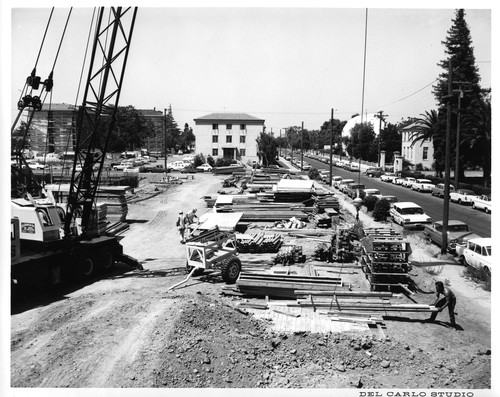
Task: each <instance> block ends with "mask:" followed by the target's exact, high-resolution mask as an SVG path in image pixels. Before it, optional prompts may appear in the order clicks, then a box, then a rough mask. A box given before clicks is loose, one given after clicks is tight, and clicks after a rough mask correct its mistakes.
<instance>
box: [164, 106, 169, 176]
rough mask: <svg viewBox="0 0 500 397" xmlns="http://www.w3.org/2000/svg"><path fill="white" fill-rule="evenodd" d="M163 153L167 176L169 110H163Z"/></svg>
mask: <svg viewBox="0 0 500 397" xmlns="http://www.w3.org/2000/svg"><path fill="white" fill-rule="evenodd" d="M163 152H164V153H165V160H164V165H165V175H166V174H167V156H168V153H167V109H165V108H164V109H163Z"/></svg>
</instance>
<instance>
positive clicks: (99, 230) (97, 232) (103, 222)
mask: <svg viewBox="0 0 500 397" xmlns="http://www.w3.org/2000/svg"><path fill="white" fill-rule="evenodd" d="M107 224H108V222H107V206H106V204H98V205H96V206H95V208H93V209H92V212H91V214H90V220H89V225H88V232H89V233H90V234H91V235H92V236H102V235H103V234H105V233H106V228H107Z"/></svg>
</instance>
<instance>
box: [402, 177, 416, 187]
mask: <svg viewBox="0 0 500 397" xmlns="http://www.w3.org/2000/svg"><path fill="white" fill-rule="evenodd" d="M415 181H416V179H415V178H413V177H412V176H407V177H406V178H405V179H403V183H402V185H403V186H404V187H411V185H413V182H415Z"/></svg>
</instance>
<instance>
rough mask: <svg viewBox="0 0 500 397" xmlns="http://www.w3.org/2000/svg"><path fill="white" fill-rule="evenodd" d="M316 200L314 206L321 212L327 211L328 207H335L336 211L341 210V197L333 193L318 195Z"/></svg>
mask: <svg viewBox="0 0 500 397" xmlns="http://www.w3.org/2000/svg"><path fill="white" fill-rule="evenodd" d="M314 201H315V203H314V206H315V207H316V209H317V210H318V213H319V214H321V213H323V212H325V209H326V208H333V209H334V210H336V211H339V210H340V203H339V199H338V197H337V196H335V195H334V194H333V193H331V194H321V195H318V196H316V197H315V198H314Z"/></svg>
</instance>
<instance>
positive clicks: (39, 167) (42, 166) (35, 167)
mask: <svg viewBox="0 0 500 397" xmlns="http://www.w3.org/2000/svg"><path fill="white" fill-rule="evenodd" d="M27 163H28V167H29V168H31V169H32V170H44V169H45V168H47V165H46V164H41V163H39V162H37V161H27Z"/></svg>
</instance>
